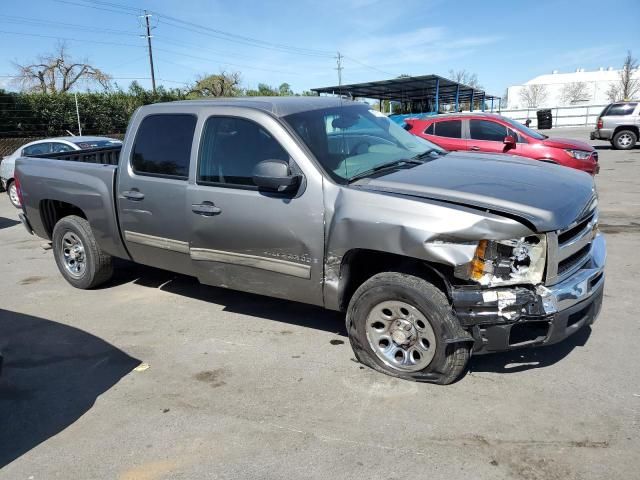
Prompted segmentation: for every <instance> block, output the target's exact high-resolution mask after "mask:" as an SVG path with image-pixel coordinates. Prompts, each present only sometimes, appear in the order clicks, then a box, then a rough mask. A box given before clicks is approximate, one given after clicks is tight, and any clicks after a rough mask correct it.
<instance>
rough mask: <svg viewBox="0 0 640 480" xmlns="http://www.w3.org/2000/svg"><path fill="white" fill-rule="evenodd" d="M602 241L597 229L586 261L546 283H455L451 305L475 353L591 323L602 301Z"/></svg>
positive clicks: (552, 338)
mask: <svg viewBox="0 0 640 480" xmlns="http://www.w3.org/2000/svg"><path fill="white" fill-rule="evenodd" d="M605 259H606V244H605V240H604V237H603V236H602V235H597V236H596V237H595V238H594V240H593V242H592V245H591V254H590V259H589V262H588V263H586V264H585V265H584V267H583V268H581V269H580V270H578V271H577V272H576V273H574V274H573V275H572V276H571V277H569V278H567V279H566V280H564V281H562V282H560V283H557V284H555V285H552V286H549V287H545V286H542V285H540V286H538V287H537V288H536V287H533V286H532V287H525V286H519V287H511V288H509V287H504V288H491V289H487V288H481V287H479V286H478V287H476V286H464V287H454V288H453V290H452V297H453V307H454V309H455V311H456V313H457V316H458V319H459V320H460V323H461V325H462V326H463V328H465V329H466V330H468V331H469V332H470V333H471V334H472V336H473V338H474V341H475V342H474V347H473V350H474V353H489V352H500V351H505V350H512V349H515V348H520V347H526V346H538V345H548V344H552V343H556V342H559V341H561V340H563V339H565V338H567V337H568V336H569V335H571V334H573V333H575V332H577V331H578V330H579V329H580V328H582V327H583V326H585V325H590V324H592V323H593V322H594V321H595V319H596V317H597V316H598V314H599V313H600V308H601V306H602V296H603V290H604V264H605Z"/></svg>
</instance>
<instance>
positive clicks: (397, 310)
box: [347, 272, 471, 385]
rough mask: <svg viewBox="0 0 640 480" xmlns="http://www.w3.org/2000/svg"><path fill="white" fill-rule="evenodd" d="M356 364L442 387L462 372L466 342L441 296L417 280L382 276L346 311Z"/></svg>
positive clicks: (395, 274)
mask: <svg viewBox="0 0 640 480" xmlns="http://www.w3.org/2000/svg"><path fill="white" fill-rule="evenodd" d="M347 330H348V332H349V340H350V342H351V346H352V348H353V350H354V353H355V355H356V357H357V358H358V360H359V361H360V362H361V363H363V364H365V365H367V366H369V367H371V368H373V369H374V370H377V371H379V372H383V373H386V374H387V375H392V376H395V377H400V378H405V379H409V380H414V381H422V382H432V383H438V384H442V385H446V384H449V383H452V382H454V381H456V380H457V379H458V378H459V377H460V376H461V375H462V374H463V373H464V371H465V369H466V366H467V363H468V361H469V357H470V355H471V354H470V351H471V344H470V343H469V342H460V341H457V342H454V343H452V342H451V340H453V339H460V338H464V336H465V333H466V332H464V331H462V328H461V327H460V324H459V322H458V320H457V318H456V316H455V315H454V313H453V310H452V308H451V306H450V305H449V302H448V301H447V298H446V297H445V295H444V294H443V293H442V292H441V291H440V290H438V289H437V288H436V287H434V286H433V285H432V284H430V283H429V282H427V281H426V280H423V279H422V278H419V277H416V276H413V275H409V274H404V273H398V272H385V273H380V274H377V275H374V276H373V277H371V278H370V279H369V280H367V281H366V282H364V283H363V284H362V285H361V286H360V287H359V288H358V289H357V290H356V292H355V293H354V295H353V297H352V298H351V301H350V302H349V308H348V311H347Z"/></svg>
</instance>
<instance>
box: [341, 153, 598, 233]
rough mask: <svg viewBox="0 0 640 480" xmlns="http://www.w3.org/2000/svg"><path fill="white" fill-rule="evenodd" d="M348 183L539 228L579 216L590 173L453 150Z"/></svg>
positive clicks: (588, 195) (586, 201) (589, 192)
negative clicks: (483, 211) (496, 215)
mask: <svg viewBox="0 0 640 480" xmlns="http://www.w3.org/2000/svg"><path fill="white" fill-rule="evenodd" d="M353 186H355V187H358V188H362V189H365V190H370V191H378V192H385V193H393V194H402V195H408V196H414V197H420V198H428V199H432V200H439V201H444V202H451V203H455V204H461V205H465V206H469V207H472V208H474V207H475V208H481V209H489V210H492V211H494V212H497V213H503V214H508V215H510V216H515V217H518V218H520V219H522V220H524V221H526V222H528V223H529V224H530V225H533V226H534V227H535V229H536V231H538V232H548V231H553V230H560V229H564V228H566V227H568V226H569V225H570V224H571V223H573V222H574V221H575V220H577V219H578V218H580V217H581V216H582V214H583V213H585V210H586V209H587V208H588V207H589V206H590V204H591V201H592V199H593V197H594V195H595V187H594V183H593V179H592V178H591V175H589V174H587V173H584V172H580V171H578V170H574V169H572V168H567V167H562V166H559V165H553V164H549V163H545V162H540V161H538V160H530V159H526V158H523V157H517V156H514V155H500V154H479V153H467V152H452V153H448V154H446V155H443V156H441V157H439V158H437V159H435V160H431V161H428V162H426V163H424V164H422V165H418V166H416V167H413V168H408V169H402V170H396V171H393V172H392V173H388V174H384V175H381V176H377V177H375V178H366V179H363V180H360V181H358V182H356V183H354V184H353Z"/></svg>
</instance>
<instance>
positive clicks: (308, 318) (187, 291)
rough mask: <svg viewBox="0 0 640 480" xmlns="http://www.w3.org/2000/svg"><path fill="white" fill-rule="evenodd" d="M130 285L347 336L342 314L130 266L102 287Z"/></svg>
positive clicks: (123, 265) (123, 266) (120, 264)
mask: <svg viewBox="0 0 640 480" xmlns="http://www.w3.org/2000/svg"><path fill="white" fill-rule="evenodd" d="M130 282H133V283H134V284H136V285H141V286H144V287H149V288H157V289H160V290H163V291H165V292H170V293H173V294H176V295H183V296H185V297H189V298H193V299H196V300H201V301H203V302H210V303H215V304H218V305H222V306H224V311H225V312H232V313H239V314H242V315H250V316H254V317H259V318H264V319H267V320H275V321H278V322H283V323H288V324H291V325H298V326H301V327H307V328H313V329H315V330H322V331H326V332H330V333H334V334H336V335H340V336H343V337H346V336H347V329H346V326H345V323H344V313H341V312H334V311H330V310H325V309H323V308H321V307H316V306H313V305H308V304H305V303H300V302H291V301H288V300H281V299H278V298H273V297H267V296H263V295H255V294H252V293H246V292H239V291H236V290H229V289H226V288H218V287H212V286H209V285H203V284H201V283H200V282H198V280H197V279H196V278H194V277H189V276H187V275H180V274H178V273H173V272H169V271H166V270H160V269H158V268H153V267H148V266H145V265H139V264H135V263H131V262H124V261H119V262H118V264H117V265H116V268H115V273H114V278H113V279H112V281H111V282H109V283H108V284H107V285H105V288H109V287H113V286H115V285H121V284H124V283H130Z"/></svg>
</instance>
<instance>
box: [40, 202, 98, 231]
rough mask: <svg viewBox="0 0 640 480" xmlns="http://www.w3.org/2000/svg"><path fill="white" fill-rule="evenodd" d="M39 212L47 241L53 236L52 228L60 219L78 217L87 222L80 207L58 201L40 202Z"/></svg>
mask: <svg viewBox="0 0 640 480" xmlns="http://www.w3.org/2000/svg"><path fill="white" fill-rule="evenodd" d="M39 211H40V219H41V220H42V225H43V227H44V229H45V232H46V234H47V235H48V237H49V239H51V237H52V235H53V228H54V227H55V225H56V223H58V222H59V221H60V220H61V219H62V218H64V217H68V216H70V215H77V216H78V217H80V218H84V219H85V220H87V215H86V214H85V212H84V211H83V210H82V209H81V208H80V207H78V206H77V205H73V204H71V203H67V202H63V201H60V200H52V199H44V200H41V201H40V205H39Z"/></svg>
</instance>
